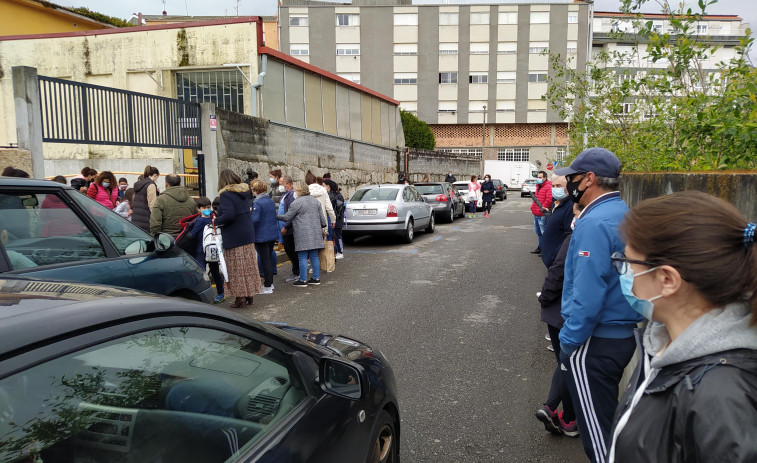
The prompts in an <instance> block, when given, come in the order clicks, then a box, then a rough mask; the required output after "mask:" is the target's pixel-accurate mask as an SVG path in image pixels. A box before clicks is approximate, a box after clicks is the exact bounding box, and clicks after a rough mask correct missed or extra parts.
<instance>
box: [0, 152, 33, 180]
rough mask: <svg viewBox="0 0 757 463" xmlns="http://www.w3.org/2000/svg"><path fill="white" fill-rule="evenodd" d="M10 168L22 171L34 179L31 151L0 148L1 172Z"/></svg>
mask: <svg viewBox="0 0 757 463" xmlns="http://www.w3.org/2000/svg"><path fill="white" fill-rule="evenodd" d="M8 166H12V167H15V168H16V169H21V170H23V171H25V172H27V173H28V174H29V175H31V176H32V177H34V172H32V153H31V151H28V150H22V149H18V148H0V171H2V170H3V169H5V168H6V167H8Z"/></svg>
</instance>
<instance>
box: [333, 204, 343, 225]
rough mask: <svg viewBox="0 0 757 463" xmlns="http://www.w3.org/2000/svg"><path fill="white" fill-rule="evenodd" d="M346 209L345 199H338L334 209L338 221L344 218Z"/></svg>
mask: <svg viewBox="0 0 757 463" xmlns="http://www.w3.org/2000/svg"><path fill="white" fill-rule="evenodd" d="M345 209H346V206H345V205H344V201H342V200H341V199H337V200H336V207H335V208H334V210H335V211H336V221H337V222H340V221H341V220H342V219H344V211H345Z"/></svg>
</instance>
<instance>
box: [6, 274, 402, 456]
mask: <svg viewBox="0 0 757 463" xmlns="http://www.w3.org/2000/svg"><path fill="white" fill-rule="evenodd" d="M0 308H2V310H0V339H1V340H2V342H0V461H3V462H6V461H7V462H22V461H44V462H45V463H62V462H72V461H97V462H146V461H151V462H157V461H164V462H168V461H171V462H182V463H191V462H198V463H200V462H201V463H214V462H218V463H221V462H238V461H239V462H286V463H305V462H308V463H333V462H349V463H362V462H367V463H396V462H398V461H399V437H400V416H399V408H398V405H397V398H396V385H395V379H394V375H393V373H392V369H391V368H390V367H389V365H388V364H387V361H386V359H385V358H384V357H383V355H382V354H381V352H379V351H378V350H375V349H372V348H371V347H369V346H367V345H365V344H363V343H361V342H359V341H355V340H353V339H350V338H346V337H343V336H333V335H329V334H324V333H321V332H315V331H308V330H301V329H297V328H291V327H288V326H275V325H266V324H261V323H257V322H254V321H251V320H249V319H247V318H244V317H242V316H241V315H237V314H235V313H233V312H231V311H229V310H225V309H219V308H215V307H212V306H208V305H204V304H198V303H196V302H191V301H185V300H181V299H176V298H166V297H160V296H149V295H143V294H140V293H139V292H137V291H133V290H119V289H113V288H109V287H104V286H97V285H84V284H79V283H67V282H49V281H39V280H26V279H11V278H9V279H5V280H3V279H2V278H1V277H0Z"/></svg>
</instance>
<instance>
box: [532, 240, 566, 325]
mask: <svg viewBox="0 0 757 463" xmlns="http://www.w3.org/2000/svg"><path fill="white" fill-rule="evenodd" d="M568 232H569V233H568V234H566V235H565V236H564V238H563V241H562V245H561V246H560V248H559V250H558V252H557V255H556V256H555V258H554V260H553V261H552V265H550V266H549V268H548V269H547V276H546V278H544V284H543V285H542V287H541V295H540V296H539V304H541V321H543V322H544V323H546V324H547V325H551V326H554V327H555V328H558V329H559V328H562V325H563V323H564V320H563V318H562V315H561V314H560V308H561V307H562V305H561V304H562V303H561V301H562V284H563V280H564V279H565V257H566V256H567V255H568V247H569V246H570V237H571V235H572V230H571V229H570V228H568ZM542 252H544V251H543V250H542Z"/></svg>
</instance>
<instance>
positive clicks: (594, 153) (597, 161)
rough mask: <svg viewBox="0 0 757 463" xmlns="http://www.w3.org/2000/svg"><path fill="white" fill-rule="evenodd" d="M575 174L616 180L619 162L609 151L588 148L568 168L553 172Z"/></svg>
mask: <svg viewBox="0 0 757 463" xmlns="http://www.w3.org/2000/svg"><path fill="white" fill-rule="evenodd" d="M577 172H594V173H595V174H596V175H598V176H599V177H609V178H618V177H619V176H620V161H619V160H618V157H617V156H615V153H613V152H612V151H610V150H606V149H604V148H589V149H586V150H583V151H582V152H581V154H579V155H578V156H576V159H574V160H573V162H571V163H570V165H569V166H568V167H563V168H562V169H557V170H555V175H561V176H565V175H573V174H575V173H577Z"/></svg>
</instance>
